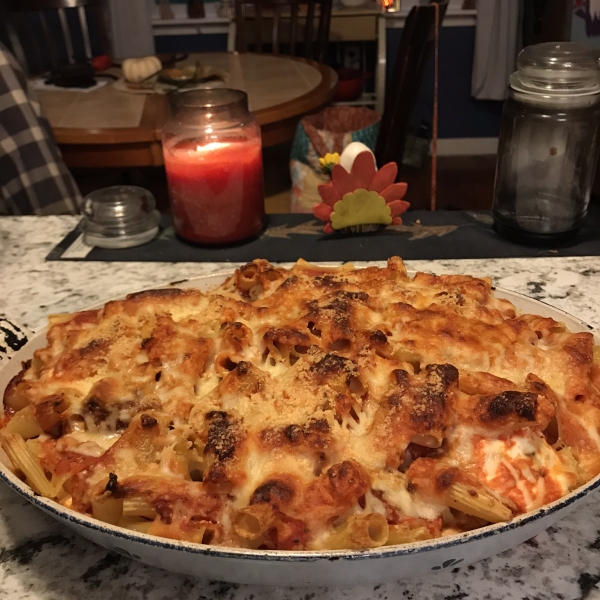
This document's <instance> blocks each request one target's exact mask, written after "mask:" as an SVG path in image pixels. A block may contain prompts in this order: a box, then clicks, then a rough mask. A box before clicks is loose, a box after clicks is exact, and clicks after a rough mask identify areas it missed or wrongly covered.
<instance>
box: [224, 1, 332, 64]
mask: <svg viewBox="0 0 600 600" xmlns="http://www.w3.org/2000/svg"><path fill="white" fill-rule="evenodd" d="M331 2H332V0H236V2H235V21H234V23H235V49H236V50H237V51H238V52H268V53H272V54H286V55H290V56H300V57H302V58H307V59H309V60H316V61H317V62H325V60H326V56H327V43H328V42H329V27H330V23H331Z"/></svg>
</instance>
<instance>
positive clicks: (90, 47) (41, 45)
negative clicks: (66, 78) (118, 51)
mask: <svg viewBox="0 0 600 600" xmlns="http://www.w3.org/2000/svg"><path fill="white" fill-rule="evenodd" d="M2 4H3V9H4V13H5V14H4V15H3V17H4V18H3V19H2V21H3V25H4V28H5V34H6V37H7V41H8V43H9V45H10V48H11V50H12V52H13V54H15V56H16V57H17V58H18V60H19V62H20V63H21V64H22V65H23V67H24V68H25V69H26V70H27V72H28V74H29V75H33V74H38V73H44V72H46V71H52V70H56V69H58V68H59V67H61V66H64V65H67V64H73V63H76V62H85V61H89V60H90V59H91V58H92V57H93V56H97V55H100V54H110V43H109V38H108V34H107V27H106V19H105V9H106V0H7V1H5V2H3V3H2Z"/></svg>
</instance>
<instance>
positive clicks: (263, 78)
mask: <svg viewBox="0 0 600 600" xmlns="http://www.w3.org/2000/svg"><path fill="white" fill-rule="evenodd" d="M196 63H199V64H200V65H202V66H203V67H205V68H210V69H214V70H216V71H217V72H220V73H221V74H223V77H224V81H219V82H213V83H211V84H210V85H213V86H214V85H219V86H224V87H230V88H235V89H241V90H244V91H245V92H247V94H248V102H249V108H250V111H251V112H252V114H253V115H254V117H255V118H256V120H257V121H258V123H259V124H260V126H261V130H262V140H263V146H265V147H266V146H273V145H275V144H278V143H280V142H284V141H287V140H290V139H293V137H294V133H295V130H296V126H297V124H298V121H299V120H300V119H301V118H302V117H303V116H305V115H307V114H311V113H314V112H318V111H319V110H320V109H322V108H323V107H325V106H327V105H328V104H329V103H330V102H331V100H332V98H333V95H334V93H335V87H336V84H337V75H336V73H335V71H334V70H333V69H331V68H329V67H328V66H326V65H323V64H320V63H317V62H314V61H309V60H305V59H302V58H296V57H287V56H286V57H284V56H274V55H268V54H251V53H248V54H239V53H236V52H230V53H203V54H191V55H189V56H188V58H187V59H186V60H185V61H184V62H183V63H181V64H180V65H183V66H185V65H187V64H190V65H195V64H196ZM180 65H178V66H180ZM113 73H116V75H117V77H120V75H121V74H120V70H113ZM38 97H39V99H40V102H41V105H42V110H43V112H44V113H45V115H46V117H47V118H48V120H49V122H50V125H51V127H52V129H53V131H54V135H55V137H56V140H57V142H58V144H59V146H60V149H61V151H62V154H63V157H64V159H65V162H66V164H67V165H68V166H69V167H71V168H77V167H120V168H128V167H146V166H160V165H162V164H163V158H162V148H161V129H162V126H163V125H164V123H165V122H166V120H167V118H168V115H169V102H168V97H167V95H166V94H164V93H140V90H127V89H125V85H124V84H123V82H122V80H121V82H120V83H117V82H112V81H111V82H110V83H109V84H108V85H104V86H103V87H99V88H97V89H94V90H92V91H75V90H47V89H40V90H38Z"/></svg>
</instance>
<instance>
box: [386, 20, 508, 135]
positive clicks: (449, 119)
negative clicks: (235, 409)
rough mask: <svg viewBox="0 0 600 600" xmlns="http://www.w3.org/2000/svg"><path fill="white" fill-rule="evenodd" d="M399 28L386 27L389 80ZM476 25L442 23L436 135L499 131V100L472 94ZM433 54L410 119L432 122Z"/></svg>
mask: <svg viewBox="0 0 600 600" xmlns="http://www.w3.org/2000/svg"><path fill="white" fill-rule="evenodd" d="M401 37H402V29H388V30H387V57H388V61H387V79H388V81H389V80H390V77H391V74H392V72H393V68H394V64H395V62H396V58H395V57H396V55H397V53H398V48H399V46H400V38H401ZM474 47H475V27H445V28H442V31H441V34H440V47H439V72H440V77H439V137H441V138H457V137H459V138H460V137H495V136H497V135H498V133H499V132H500V115H501V112H502V102H495V101H491V100H475V99H474V98H472V97H471V65H472V64H473V51H474ZM433 66H434V62H433V57H432V58H431V60H430V61H429V64H428V66H427V68H426V71H425V75H424V77H423V83H422V85H421V90H420V93H419V98H418V100H417V104H416V106H415V110H414V113H413V117H412V121H413V123H414V124H415V125H418V124H419V123H420V122H421V121H424V122H425V123H427V124H431V116H432V111H433V73H434V68H433Z"/></svg>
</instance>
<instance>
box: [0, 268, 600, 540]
mask: <svg viewBox="0 0 600 600" xmlns="http://www.w3.org/2000/svg"><path fill="white" fill-rule="evenodd" d="M47 339H48V345H47V347H45V348H43V349H40V350H37V351H36V352H35V354H34V356H33V359H32V360H31V361H27V362H26V363H24V364H23V369H22V371H21V373H20V374H19V375H17V376H16V377H15V378H14V379H13V380H12V381H11V383H10V384H9V386H8V387H7V389H6V391H5V393H4V420H3V422H2V429H1V431H0V439H1V444H2V448H3V450H4V452H5V454H6V455H7V458H8V459H9V460H10V463H11V465H12V467H13V469H14V471H15V472H16V473H17V474H18V475H19V476H20V477H21V478H22V479H24V480H25V481H26V482H27V483H28V484H29V485H30V486H31V488H32V489H33V490H34V491H35V492H37V493H39V494H41V495H43V496H45V497H47V498H51V499H54V500H55V501H56V502H58V503H60V504H61V505H63V506H66V507H69V508H71V509H73V510H76V511H79V512H81V513H85V514H88V515H91V516H93V517H94V518H96V519H99V520H100V521H103V522H106V523H110V524H113V525H118V526H120V527H124V528H127V529H130V530H135V531H138V532H144V533H148V534H151V535H155V536H161V537H164V538H171V539H176V540H185V541H190V542H196V543H203V544H211V545H216V546H227V547H238V548H261V549H265V548H266V549H276V550H278V549H280V550H321V549H346V548H372V547H377V546H383V545H386V544H403V543H409V542H415V541H420V540H427V539H432V538H437V537H441V536H446V535H450V534H453V533H458V532H464V531H469V530H473V529H477V528H479V527H483V526H485V525H487V524H490V523H498V522H503V521H509V520H510V519H511V518H513V517H514V516H516V515H520V514H523V513H526V512H528V511H531V510H533V509H536V508H538V507H540V506H542V505H544V504H547V503H549V502H552V501H553V500H556V499H558V498H560V497H562V496H564V495H565V494H567V493H568V492H569V491H570V490H572V489H573V488H575V487H577V486H579V485H581V484H583V483H585V482H586V481H588V480H590V479H591V478H593V477H594V476H595V475H597V474H598V473H599V472H600V394H599V392H598V389H599V387H600V369H599V366H598V364H597V363H596V362H595V360H594V356H595V352H596V349H595V347H594V341H593V336H592V334H591V333H571V332H569V331H568V330H567V329H566V328H565V326H564V325H563V324H561V323H559V322H557V321H555V320H553V319H552V318H548V317H541V316H536V315H529V314H519V312H518V311H517V310H516V309H515V307H514V306H513V305H512V304H511V303H510V302H509V301H508V300H503V299H498V298H495V297H494V295H493V291H492V287H491V282H490V281H489V280H486V279H477V278H475V277H469V276H465V275H441V276H435V275H430V274H426V273H417V274H416V275H415V276H414V277H410V276H408V275H407V273H406V270H405V267H404V264H403V262H402V261H401V260H400V259H399V258H392V259H390V260H389V261H388V265H387V267H385V268H378V267H369V268H365V269H354V268H353V267H352V266H351V265H346V266H342V267H339V268H322V267H317V266H314V265H311V264H309V263H306V262H304V261H299V262H298V263H297V264H296V265H295V266H294V267H293V268H291V269H289V270H288V269H283V268H278V267H275V266H272V265H271V264H269V263H268V262H267V261H265V260H256V261H254V262H252V263H249V264H247V265H246V266H244V267H242V268H240V269H238V270H237V271H236V272H235V274H234V275H232V276H231V277H229V278H228V279H227V280H226V281H225V282H224V283H223V284H222V285H221V286H220V287H219V288H217V289H216V290H214V291H212V292H209V293H202V292H200V291H198V290H195V289H178V288H168V289H159V290H153V291H145V292H141V293H136V294H131V295H129V296H128V297H127V298H126V299H124V300H118V301H112V302H108V303H107V304H106V305H105V306H104V307H103V308H100V309H98V310H88V311H84V312H78V313H73V314H63V315H53V316H51V317H50V326H49V330H48V336H47ZM597 358H598V357H597ZM5 460H6V457H5Z"/></svg>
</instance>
